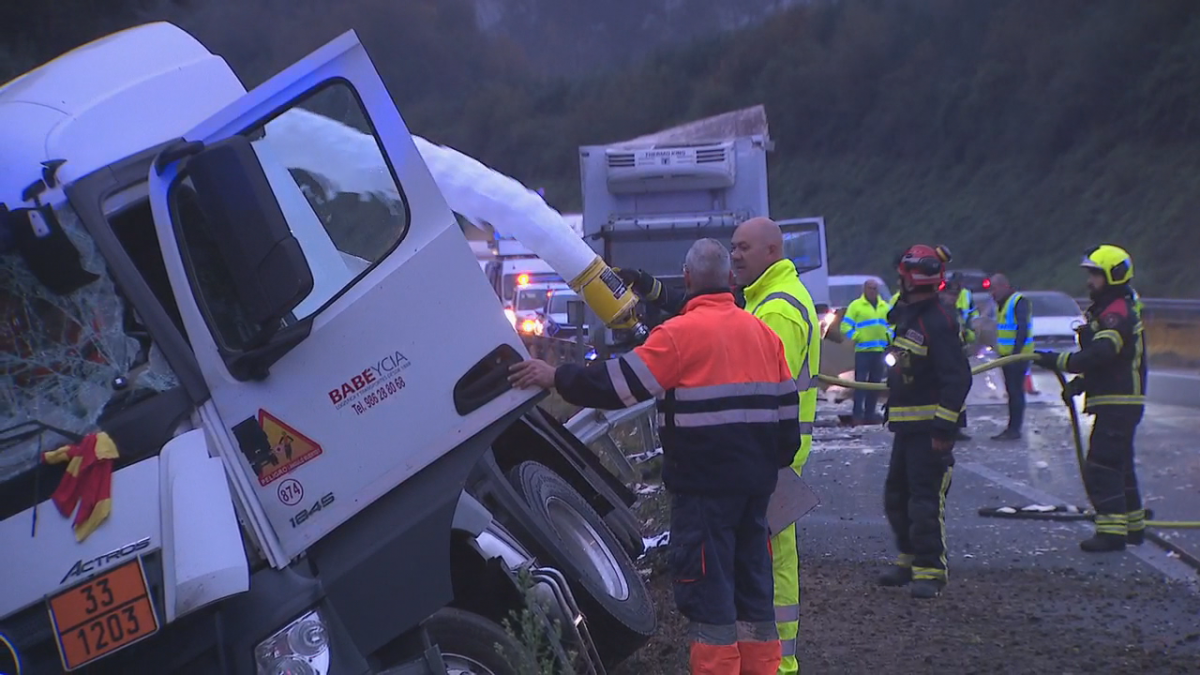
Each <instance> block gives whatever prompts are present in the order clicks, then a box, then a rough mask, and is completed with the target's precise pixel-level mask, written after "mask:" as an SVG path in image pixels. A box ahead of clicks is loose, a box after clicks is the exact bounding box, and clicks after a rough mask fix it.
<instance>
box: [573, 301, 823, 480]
mask: <svg viewBox="0 0 1200 675" xmlns="http://www.w3.org/2000/svg"><path fill="white" fill-rule="evenodd" d="M554 386H555V388H556V389H558V392H559V393H560V394H561V395H562V397H563V398H564V399H566V400H567V402H568V403H572V404H575V405H581V406H587V407H593V408H607V409H615V408H622V407H628V406H631V405H633V404H635V403H637V402H639V401H645V400H648V399H650V398H656V399H658V413H659V438H660V440H661V441H662V447H663V456H664V464H663V485H664V486H665V487H666V488H667V489H668V490H670V491H671V492H675V493H688V494H752V495H753V494H758V495H761V494H769V493H771V492H773V491H774V490H775V481H776V477H777V476H778V472H779V469H780V468H782V467H785V466H787V465H788V464H789V463H790V462H791V461H792V458H793V457H794V456H795V454H796V448H797V446H799V444H800V429H799V422H798V415H799V396H798V395H797V392H796V383H795V380H793V379H792V376H791V370H790V369H789V368H788V364H787V358H786V356H785V354H784V348H783V344H782V343H781V342H780V340H779V338H778V337H776V335H775V333H774V332H772V331H771V329H770V328H768V327H767V326H766V325H765V324H763V322H762V321H759V320H758V319H756V318H754V317H753V316H750V315H749V314H748V313H746V312H745V311H743V310H742V309H740V308H739V307H738V306H737V305H736V304H735V303H734V300H733V294H732V293H730V292H729V291H728V290H722V291H713V292H711V293H704V294H699V295H696V296H695V297H693V298H691V299H689V300H688V302H687V303H686V304H685V305H684V309H683V312H682V313H681V314H679V315H678V316H675V317H672V318H671V319H668V320H667V321H665V322H664V323H662V324H661V325H659V326H657V327H656V328H654V329H653V330H652V331H650V335H649V336H648V337H647V338H646V342H645V344H643V345H641V346H639V347H637V348H635V349H634V350H633V351H631V352H629V353H627V354H624V355H622V356H620V357H618V358H615V359H611V360H609V361H607V362H605V363H603V364H592V365H589V366H582V365H575V364H569V365H563V366H559V367H558V369H557V370H556V371H555V374H554Z"/></svg>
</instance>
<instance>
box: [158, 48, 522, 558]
mask: <svg viewBox="0 0 1200 675" xmlns="http://www.w3.org/2000/svg"><path fill="white" fill-rule="evenodd" d="M150 195H151V200H152V205H153V210H154V217H155V220H156V227H157V232H158V237H159V241H160V245H161V248H162V253H163V256H164V259H165V261H166V265H167V270H168V273H169V276H170V280H171V283H172V286H173V288H174V291H175V295H176V299H177V301H178V303H179V308H180V311H181V314H182V319H183V323H184V326H185V329H186V331H187V335H188V338H189V340H190V342H191V345H192V347H193V349H194V350H195V352H196V355H197V358H198V360H199V362H200V365H201V369H202V371H203V373H204V377H205V380H206V381H207V383H208V386H209V388H210V391H211V396H212V399H211V403H210V404H209V405H208V406H206V407H205V408H203V409H202V411H201V414H202V416H203V417H204V422H205V425H206V427H207V428H208V431H209V433H210V434H211V435H212V436H213V437H214V440H215V441H216V443H215V445H216V446H218V447H219V448H220V449H221V450H220V452H221V453H222V454H223V455H224V459H225V460H226V466H227V467H229V469H230V474H231V479H232V480H233V482H234V484H235V488H236V489H237V490H238V492H239V494H240V495H241V496H242V497H243V499H242V501H243V502H244V504H243V506H244V507H245V509H246V510H247V511H248V513H249V516H250V519H251V520H252V521H254V524H255V529H256V530H257V532H256V534H257V535H258V536H259V537H260V538H261V539H262V540H263V541H261V542H260V543H262V544H264V549H266V553H267V555H268V558H269V559H270V561H271V562H272V564H274V565H275V566H276V567H280V566H283V565H285V564H287V562H288V561H289V560H290V559H292V558H293V557H294V556H296V555H297V554H298V553H300V552H302V551H304V550H305V549H306V548H308V547H309V546H310V545H311V544H312V543H313V542H314V541H316V540H317V539H319V538H321V537H322V536H324V535H325V534H327V533H329V532H330V531H331V530H333V529H334V528H335V527H337V526H338V525H339V524H341V523H343V522H345V521H346V520H347V519H349V518H350V517H351V516H353V515H354V514H355V513H357V512H359V511H361V510H362V509H363V508H365V507H366V506H367V505H369V504H371V503H372V502H373V501H375V500H377V499H378V498H379V497H380V496H382V495H383V494H385V493H387V492H389V491H391V490H393V489H394V488H396V486H398V485H400V484H401V483H403V482H404V481H405V480H406V479H408V478H410V477H412V476H413V475H414V474H416V473H417V472H419V471H421V470H422V469H423V468H425V467H427V466H429V465H430V464H431V463H433V462H434V461H436V460H437V459H439V458H440V457H443V456H444V455H446V454H447V453H449V452H450V451H451V450H453V449H454V448H456V447H459V446H461V445H462V444H464V443H465V442H466V441H468V440H469V439H471V438H472V437H474V436H475V435H477V434H479V433H480V432H481V431H482V430H484V429H485V428H487V427H488V426H489V425H490V424H492V423H493V422H495V421H496V420H499V419H500V418H502V417H505V416H506V415H507V414H509V413H511V412H513V411H515V410H517V409H518V408H521V407H523V406H531V405H532V399H533V397H534V394H533V393H531V392H528V391H515V390H511V389H510V388H509V386H508V383H507V379H506V375H507V370H508V365H510V364H511V363H514V362H516V361H519V360H520V359H522V358H524V357H525V356H526V355H527V352H526V351H525V349H524V347H523V346H522V344H521V342H520V340H519V338H518V337H517V335H516V333H515V332H514V330H513V327H512V325H511V324H510V323H509V322H508V320H507V319H506V318H505V315H504V313H503V312H502V311H501V308H500V307H499V304H498V303H497V302H496V296H495V293H494V292H493V291H492V289H491V288H490V287H489V285H488V283H487V282H486V280H485V277H484V275H483V274H482V273H481V272H480V269H479V265H478V263H477V262H476V259H475V256H474V254H473V253H472V252H471V249H470V247H469V246H468V244H467V241H466V239H465V238H464V236H463V234H462V231H461V229H460V228H459V226H458V224H457V222H456V220H455V218H454V216H453V214H452V213H451V211H450V209H449V208H448V207H447V205H446V202H445V200H444V199H443V197H442V194H441V192H440V191H439V190H438V187H437V185H435V184H434V181H433V178H432V176H431V175H430V173H429V170H428V169H427V167H426V165H425V163H424V162H423V161H422V158H421V156H420V154H418V151H417V148H416V146H415V145H414V142H413V139H412V137H411V135H410V133H409V131H408V129H407V128H406V126H405V124H404V122H403V120H402V119H401V117H400V115H399V113H398V112H397V111H396V109H395V107H394V106H393V104H392V97H391V95H390V94H389V93H388V91H387V89H386V88H385V87H384V85H383V83H382V81H381V80H380V78H379V76H378V74H377V73H376V71H375V68H374V67H373V66H372V64H371V61H370V59H369V57H368V56H367V53H366V51H365V50H364V49H363V46H362V45H361V44H360V43H359V41H358V38H357V36H356V35H355V34H354V33H353V31H350V32H348V33H346V34H343V35H342V36H340V37H338V38H337V39H335V40H334V41H332V42H331V43H329V44H327V45H326V46H324V47H322V48H321V49H319V50H317V51H316V52H314V53H313V54H311V55H309V56H308V57H306V58H305V59H303V60H301V61H299V62H298V63H296V64H294V65H293V66H291V67H290V68H288V69H287V70H285V71H283V72H282V73H280V74H278V75H276V76H275V77H274V78H272V79H270V80H268V81H267V82H266V83H264V84H262V85H261V86H259V87H258V88H256V89H254V90H253V91H251V92H249V93H248V94H246V95H245V96H244V97H242V98H241V99H239V100H237V101H235V102H234V103H232V104H231V105H229V106H228V107H227V108H225V109H224V110H222V111H220V112H219V113H217V114H216V115H214V116H213V117H212V118H210V119H208V120H206V121H205V122H204V123H202V124H201V125H200V126H199V127H197V128H196V129H194V130H192V131H191V132H190V133H188V134H186V136H185V137H184V138H183V139H182V140H181V141H179V142H177V143H176V144H174V145H173V146H170V147H168V148H167V149H166V150H164V151H163V153H162V154H161V155H160V156H159V157H158V159H157V161H156V162H155V166H154V167H153V168H152V169H151V172H150ZM463 480H465V475H464V476H463ZM461 488H462V481H459V482H458V484H447V485H446V490H447V494H448V495H451V496H452V497H451V498H453V497H456V496H457V493H458V491H459V490H461Z"/></svg>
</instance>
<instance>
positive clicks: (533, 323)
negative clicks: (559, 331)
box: [521, 319, 546, 335]
mask: <svg viewBox="0 0 1200 675" xmlns="http://www.w3.org/2000/svg"><path fill="white" fill-rule="evenodd" d="M545 329H546V328H545V326H543V325H542V322H541V321H538V320H537V319H525V320H524V321H522V322H521V332H522V333H529V334H530V335H541V334H542V332H543V331H545Z"/></svg>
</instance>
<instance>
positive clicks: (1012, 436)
mask: <svg viewBox="0 0 1200 675" xmlns="http://www.w3.org/2000/svg"><path fill="white" fill-rule="evenodd" d="M992 440H993V441H1019V440H1021V432H1019V431H1016V430H1013V429H1005V430H1004V431H1001V432H1000V433H998V434H996V435H995V436H992Z"/></svg>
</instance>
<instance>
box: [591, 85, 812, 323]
mask: <svg viewBox="0 0 1200 675" xmlns="http://www.w3.org/2000/svg"><path fill="white" fill-rule="evenodd" d="M773 147H774V144H773V142H772V141H771V139H770V136H769V135H768V133H767V120H766V113H765V111H764V109H763V108H762V106H755V107H752V108H747V109H744V110H739V111H734V112H731V113H727V114H724V115H718V116H716V117H712V118H708V119H704V120H699V121H696V122H692V123H689V124H685V125H682V126H679V127H675V128H672V129H667V130H664V131H660V132H658V133H655V134H651V135H648V136H642V137H639V138H635V139H632V140H629V141H622V142H619V143H611V144H607V145H589V146H583V147H581V148H580V149H579V170H580V177H581V182H582V191H583V235H584V238H585V240H586V241H587V242H588V244H589V245H590V246H591V247H592V249H593V250H595V251H596V252H597V253H599V254H600V255H601V256H602V257H603V258H604V260H605V261H606V262H608V264H609V265H612V266H614V267H624V268H634V269H643V270H646V271H647V272H649V273H650V274H653V275H654V276H656V277H658V278H659V279H661V280H662V281H663V282H664V283H665V284H674V285H682V283H683V272H682V267H683V258H684V255H685V254H686V253H687V250H688V248H689V247H690V246H691V245H692V243H693V242H694V241H696V240H697V239H700V238H703V237H711V238H714V239H718V240H720V241H729V240H730V239H731V238H732V236H733V231H734V229H736V228H737V226H738V225H739V224H741V223H742V222H744V221H746V220H748V219H750V218H753V217H756V216H768V215H770V213H769V201H768V196H767V153H768V152H770V151H771V150H772V149H773ZM776 222H778V223H779V225H780V226H781V227H782V229H783V232H784V255H785V257H787V258H789V259H791V260H792V261H793V262H794V263H795V264H796V268H797V270H798V271H799V272H800V278H801V280H802V281H803V282H804V284H805V286H806V287H807V288H808V290H809V293H811V294H812V297H813V301H814V302H815V303H816V304H817V305H818V309H819V310H821V311H822V312H823V311H824V309H825V308H826V307H827V306H828V303H829V283H828V256H827V254H826V250H827V248H826V240H825V219H824V218H822V217H810V218H789V219H776Z"/></svg>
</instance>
